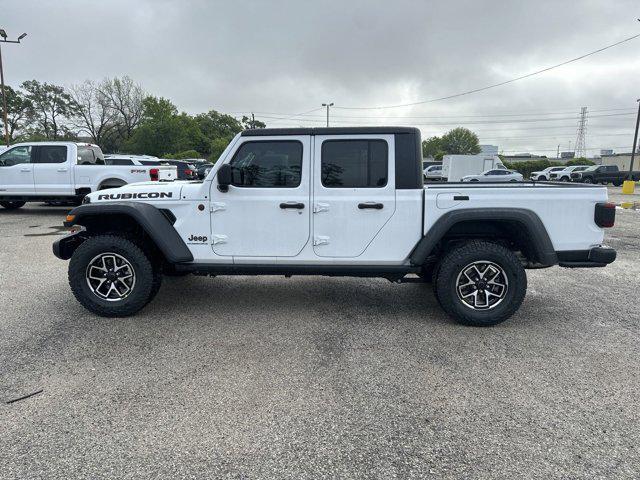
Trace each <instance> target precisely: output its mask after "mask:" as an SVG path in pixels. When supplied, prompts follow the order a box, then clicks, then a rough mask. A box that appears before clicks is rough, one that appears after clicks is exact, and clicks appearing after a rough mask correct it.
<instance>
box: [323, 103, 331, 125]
mask: <svg viewBox="0 0 640 480" xmlns="http://www.w3.org/2000/svg"><path fill="white" fill-rule="evenodd" d="M322 106H323V107H327V127H328V126H329V107H333V102H331V103H323V104H322Z"/></svg>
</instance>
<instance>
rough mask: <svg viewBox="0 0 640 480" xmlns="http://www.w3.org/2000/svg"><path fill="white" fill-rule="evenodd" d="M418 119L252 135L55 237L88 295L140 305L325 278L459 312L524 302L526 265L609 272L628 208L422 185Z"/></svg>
mask: <svg viewBox="0 0 640 480" xmlns="http://www.w3.org/2000/svg"><path fill="white" fill-rule="evenodd" d="M421 157H422V155H421V139H420V131H419V130H417V129H414V128H408V127H369V128H364V127H351V128H291V129H286V128H285V129H261V130H246V131H243V132H241V133H240V134H238V135H237V136H236V137H235V138H234V139H233V140H232V141H231V143H230V144H229V145H228V147H227V148H226V150H225V151H224V152H223V153H222V155H221V156H220V158H219V159H218V161H217V162H216V164H215V165H214V166H213V168H212V169H211V171H210V172H209V174H208V175H207V177H206V178H205V179H204V180H203V181H200V182H181V181H174V182H170V183H164V184H163V183H158V182H144V183H137V184H131V185H126V186H124V187H121V188H115V189H110V190H108V191H101V192H100V191H99V192H93V193H91V194H89V195H87V197H86V198H85V203H84V204H83V205H81V206H79V207H77V208H74V209H73V210H71V211H70V212H69V215H68V216H67V220H66V222H65V225H66V226H67V227H72V233H71V234H69V235H68V236H65V237H63V238H61V239H59V240H58V241H56V242H55V243H54V246H53V251H54V254H55V255H56V256H57V257H58V258H61V259H65V260H67V259H70V262H69V283H70V286H71V290H72V291H73V294H74V295H75V297H76V298H77V300H78V301H79V302H80V303H81V304H82V305H84V306H85V307H86V308H87V309H88V310H90V311H91V312H93V313H96V314H98V315H102V316H107V317H115V316H127V315H132V314H135V313H136V312H137V311H139V310H140V309H142V308H143V307H144V306H145V305H146V304H147V303H148V302H150V301H151V299H152V298H153V297H154V295H155V294H156V293H157V291H158V289H159V288H160V283H161V281H162V276H163V275H181V274H188V273H191V274H196V275H284V276H286V277H289V276H291V275H324V276H355V277H382V278H386V279H389V280H391V281H394V282H407V281H425V282H431V283H432V285H433V290H434V292H435V297H436V299H437V301H438V302H439V304H440V305H441V306H442V308H443V309H444V310H445V311H446V312H447V313H448V314H449V315H451V316H452V317H453V318H455V319H456V320H457V321H459V322H461V323H464V324H468V325H477V326H488V325H494V324H497V323H500V322H502V321H504V320H506V319H507V318H509V317H510V316H511V315H512V314H513V313H514V312H516V311H517V310H518V308H519V307H520V305H521V303H522V301H523V300H524V297H525V293H526V289H527V277H526V273H525V269H526V268H542V267H551V266H552V265H560V266H562V267H603V266H605V265H607V264H609V263H611V262H613V261H614V260H615V256H616V252H615V250H613V249H611V248H607V247H604V246H602V242H603V237H604V233H603V228H605V227H610V226H612V225H613V222H614V218H615V207H614V205H613V204H610V203H607V191H606V189H605V188H603V187H600V186H593V185H581V184H567V183H557V184H554V183H545V184H539V183H500V184H490V183H480V184H471V183H464V184H463V183H438V184H429V185H427V186H425V185H423V172H422V159H421Z"/></svg>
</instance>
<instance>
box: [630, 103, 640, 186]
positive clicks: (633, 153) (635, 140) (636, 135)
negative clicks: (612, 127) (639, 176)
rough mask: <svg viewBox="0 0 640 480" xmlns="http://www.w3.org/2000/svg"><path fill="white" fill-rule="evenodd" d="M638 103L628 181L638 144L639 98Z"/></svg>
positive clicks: (631, 175) (631, 176)
mask: <svg viewBox="0 0 640 480" xmlns="http://www.w3.org/2000/svg"><path fill="white" fill-rule="evenodd" d="M637 102H638V117H637V118H636V133H635V134H634V135H633V148H632V149H631V163H630V164H629V177H628V179H629V180H633V174H632V173H631V172H633V161H634V160H635V158H636V145H637V144H638V143H637V142H638V127H640V98H639V99H638V100H637Z"/></svg>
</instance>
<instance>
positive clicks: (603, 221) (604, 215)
mask: <svg viewBox="0 0 640 480" xmlns="http://www.w3.org/2000/svg"><path fill="white" fill-rule="evenodd" d="M593 219H594V221H595V222H596V225H598V226H599V227H602V228H610V227H613V224H614V223H615V222H616V204H615V203H611V202H607V203H596V211H595V213H594V214H593Z"/></svg>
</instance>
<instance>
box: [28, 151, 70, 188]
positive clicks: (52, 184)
mask: <svg viewBox="0 0 640 480" xmlns="http://www.w3.org/2000/svg"><path fill="white" fill-rule="evenodd" d="M33 149H34V155H33V156H34V164H33V180H34V183H35V187H36V193H39V194H41V195H52V196H56V195H61V196H65V195H73V194H74V191H75V189H74V186H73V182H72V181H71V179H72V177H71V173H72V172H71V169H72V166H71V165H72V164H74V165H75V163H76V162H75V161H72V160H75V159H71V158H69V157H70V155H69V154H70V153H71V152H68V150H69V148H68V147H67V146H66V145H38V146H36V147H33Z"/></svg>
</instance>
